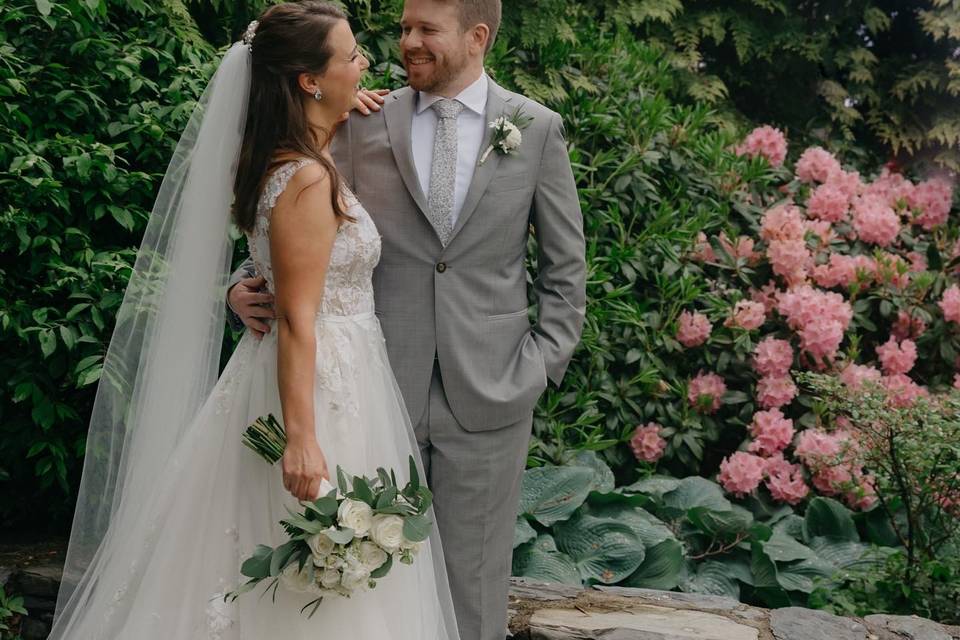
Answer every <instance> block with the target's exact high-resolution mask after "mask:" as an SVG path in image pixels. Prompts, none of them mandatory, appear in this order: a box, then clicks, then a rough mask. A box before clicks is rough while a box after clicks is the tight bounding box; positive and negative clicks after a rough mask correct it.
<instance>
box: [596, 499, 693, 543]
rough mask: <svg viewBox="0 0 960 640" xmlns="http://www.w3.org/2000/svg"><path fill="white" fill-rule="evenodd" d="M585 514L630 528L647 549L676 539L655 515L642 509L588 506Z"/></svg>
mask: <svg viewBox="0 0 960 640" xmlns="http://www.w3.org/2000/svg"><path fill="white" fill-rule="evenodd" d="M584 512H585V513H589V514H590V515H592V516H596V517H598V518H609V519H611V520H616V521H617V522H622V523H623V524H625V525H627V526H628V527H630V528H631V529H632V530H633V532H634V533H635V534H636V536H637V538H639V540H640V542H642V543H643V545H644V546H645V547H647V548H649V547H652V546H655V545H657V544H660V543H661V542H663V541H664V540H667V539H671V538H674V537H675V536H674V534H673V531H671V530H670V528H669V527H668V526H667V525H666V523H664V522H663V520H660V519H659V518H657V517H656V516H655V515H653V514H652V513H650V512H649V511H647V510H646V509H644V508H642V507H633V506H630V505H627V504H604V505H595V504H588V505H587V506H586V507H584Z"/></svg>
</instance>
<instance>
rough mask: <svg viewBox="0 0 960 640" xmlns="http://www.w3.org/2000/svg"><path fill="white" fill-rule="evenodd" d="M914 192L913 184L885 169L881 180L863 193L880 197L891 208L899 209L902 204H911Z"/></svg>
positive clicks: (874, 182) (865, 188)
mask: <svg viewBox="0 0 960 640" xmlns="http://www.w3.org/2000/svg"><path fill="white" fill-rule="evenodd" d="M913 190H914V185H913V183H912V182H910V181H909V180H907V179H906V178H904V177H903V176H902V175H900V174H899V173H891V172H890V170H889V169H886V168H885V169H884V170H883V172H882V173H881V174H880V177H879V178H877V179H876V180H874V181H873V182H872V183H870V184H868V185H866V186H865V187H864V189H863V193H864V194H866V195H875V196H879V197H880V198H882V199H883V201H884V202H886V203H887V204H888V205H890V206H891V207H897V206H899V204H900V203H907V202H909V200H910V198H911V196H912V194H913Z"/></svg>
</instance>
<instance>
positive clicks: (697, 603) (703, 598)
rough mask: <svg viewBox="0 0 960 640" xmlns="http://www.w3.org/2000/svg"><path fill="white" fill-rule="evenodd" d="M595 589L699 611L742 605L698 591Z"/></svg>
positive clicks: (729, 609)
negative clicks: (681, 605)
mask: <svg viewBox="0 0 960 640" xmlns="http://www.w3.org/2000/svg"><path fill="white" fill-rule="evenodd" d="M594 589H596V590H597V591H602V592H603V593H609V594H612V595H615V596H623V597H625V598H643V599H645V600H656V601H657V602H659V603H663V604H664V605H673V604H683V605H687V606H688V607H692V608H694V609H700V610H701V611H732V610H734V609H736V608H738V607H743V606H744V605H742V604H740V602H738V601H736V600H734V599H733V598H725V597H723V596H712V595H708V594H699V593H681V592H678V591H657V590H656V589H637V588H634V587H604V586H596V587H594Z"/></svg>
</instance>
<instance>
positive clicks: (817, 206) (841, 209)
mask: <svg viewBox="0 0 960 640" xmlns="http://www.w3.org/2000/svg"><path fill="white" fill-rule="evenodd" d="M849 209H850V196H849V195H848V194H847V193H846V192H845V191H844V190H843V189H842V188H841V187H840V185H838V184H837V183H835V182H832V181H831V182H827V183H826V184H822V185H820V186H819V187H817V188H816V189H814V190H813V193H812V194H810V198H809V199H808V200H807V214H808V215H810V216H811V217H813V218H816V219H818V220H824V221H826V222H842V221H843V220H844V219H846V217H847V211H849Z"/></svg>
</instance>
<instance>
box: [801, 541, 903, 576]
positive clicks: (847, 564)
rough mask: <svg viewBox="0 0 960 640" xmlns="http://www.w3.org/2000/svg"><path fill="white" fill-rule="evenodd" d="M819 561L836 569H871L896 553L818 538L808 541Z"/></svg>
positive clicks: (894, 551) (858, 543) (861, 544)
mask: <svg viewBox="0 0 960 640" xmlns="http://www.w3.org/2000/svg"><path fill="white" fill-rule="evenodd" d="M810 548H811V549H813V550H814V551H815V552H816V554H817V557H818V558H819V559H820V560H823V561H825V562H828V563H830V564H831V565H833V566H834V567H836V568H837V569H851V570H852V569H872V568H876V567H877V566H878V565H879V564H881V563H882V562H883V561H884V560H885V559H886V558H887V557H888V556H890V555H891V554H893V553H897V550H896V549H892V548H890V547H872V546H870V545H868V544H864V543H862V542H849V541H846V540H837V539H835V538H826V537H818V538H813V539H812V540H810Z"/></svg>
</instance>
